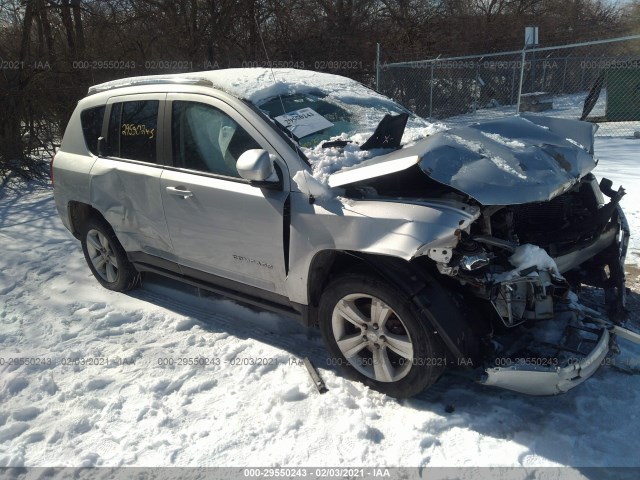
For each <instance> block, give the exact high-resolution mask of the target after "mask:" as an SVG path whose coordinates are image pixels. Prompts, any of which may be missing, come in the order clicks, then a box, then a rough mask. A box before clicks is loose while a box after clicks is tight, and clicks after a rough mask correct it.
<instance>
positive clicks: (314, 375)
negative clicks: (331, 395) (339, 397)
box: [304, 357, 327, 393]
mask: <svg viewBox="0 0 640 480" xmlns="http://www.w3.org/2000/svg"><path fill="white" fill-rule="evenodd" d="M304 366H305V367H307V371H308V372H309V376H310V377H311V380H313V383H314V384H315V386H316V388H317V389H318V393H325V392H327V386H326V385H325V384H324V381H323V380H322V378H320V374H319V373H318V370H316V367H315V366H314V365H313V363H311V360H309V358H308V357H304Z"/></svg>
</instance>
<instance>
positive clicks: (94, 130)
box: [80, 105, 106, 155]
mask: <svg viewBox="0 0 640 480" xmlns="http://www.w3.org/2000/svg"><path fill="white" fill-rule="evenodd" d="M105 108H106V107H105V106H104V105H102V106H100V107H94V108H88V109H86V110H83V111H82V112H81V113H80V123H81V124H82V134H83V135H84V142H85V143H86V145H87V148H88V149H89V151H90V152H91V153H93V154H94V155H98V138H99V137H100V136H101V135H102V120H103V119H104V111H105Z"/></svg>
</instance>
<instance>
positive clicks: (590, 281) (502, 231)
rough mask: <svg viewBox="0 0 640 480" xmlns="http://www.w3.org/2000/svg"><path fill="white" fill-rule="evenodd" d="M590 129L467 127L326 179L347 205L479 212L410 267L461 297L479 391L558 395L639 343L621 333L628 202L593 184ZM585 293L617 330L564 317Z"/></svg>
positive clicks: (575, 125) (534, 121) (564, 125)
mask: <svg viewBox="0 0 640 480" xmlns="http://www.w3.org/2000/svg"><path fill="white" fill-rule="evenodd" d="M594 128H595V127H594V126H593V125H591V124H588V123H585V122H578V121H571V120H562V119H553V118H544V117H524V116H522V117H513V118H508V119H501V120H496V121H491V122H486V123H482V124H474V125H470V126H468V127H462V128H456V129H452V130H448V131H445V132H440V133H438V134H435V135H432V136H430V137H428V138H427V139H425V140H423V141H422V142H419V143H417V144H415V145H414V146H411V147H407V148H403V149H400V150H397V151H395V152H393V153H391V154H389V155H386V156H385V157H382V158H375V159H373V160H370V161H368V162H363V163H362V164H360V165H358V166H356V167H353V168H351V169H348V170H343V171H341V172H338V173H336V174H333V175H332V177H331V178H330V185H331V186H341V187H345V188H346V195H347V196H348V197H354V198H360V197H362V198H372V197H374V198H376V199H389V201H393V202H403V201H404V202H407V203H420V202H421V201H427V200H428V201H432V200H433V199H449V200H455V201H457V202H460V203H463V204H465V203H466V204H467V205H471V206H473V207H474V208H478V209H479V210H480V212H481V213H480V215H479V216H478V217H477V219H475V220H474V221H473V222H472V223H470V224H465V225H462V224H461V225H460V226H459V227H458V228H457V229H456V230H455V232H451V233H450V234H449V235H448V236H446V238H445V237H442V236H440V238H439V239H438V240H437V241H435V242H431V243H429V244H426V245H425V246H424V248H421V249H420V250H419V251H417V252H416V253H415V256H414V261H415V262H417V263H421V262H423V261H425V257H427V258H429V259H430V260H431V262H426V263H425V264H422V265H423V266H424V267H425V268H430V267H433V266H434V265H435V267H436V268H437V270H438V272H439V273H440V274H441V275H443V276H444V277H446V280H443V281H445V282H447V283H448V284H449V285H450V286H451V287H452V288H453V289H458V290H459V291H460V293H461V294H462V295H464V296H466V298H467V300H468V301H467V302H465V303H466V308H468V313H469V317H471V318H473V320H471V323H474V322H475V323H477V325H473V327H477V328H476V334H477V339H478V342H479V343H481V344H482V345H484V352H483V355H481V356H482V358H483V359H484V364H483V367H482V379H481V382H482V383H484V384H486V385H494V386H500V387H503V388H507V389H511V390H515V391H518V392H523V393H527V394H532V395H549V394H556V393H561V392H564V391H566V390H568V389H569V388H572V387H573V386H575V385H578V384H579V383H581V382H582V381H584V380H585V379H586V378H588V377H589V376H591V375H592V374H593V373H594V372H595V371H596V370H597V368H598V366H599V365H600V364H601V363H602V362H603V361H604V359H605V358H607V355H608V354H609V352H610V351H611V348H612V347H613V345H614V342H615V338H616V335H620V334H623V335H625V338H628V337H630V338H631V339H632V340H633V341H636V340H637V336H634V334H632V332H629V331H628V330H625V329H623V328H622V327H621V326H620V322H621V321H622V320H623V319H624V316H625V293H626V288H625V276H624V261H625V256H626V252H627V245H628V241H629V227H628V224H627V222H626V219H625V217H624V214H623V212H622V209H621V208H620V205H619V202H620V200H621V198H622V197H623V195H624V193H625V192H624V189H622V188H619V189H618V190H614V189H613V188H612V183H611V182H610V181H609V180H607V179H602V180H601V181H600V182H598V181H597V180H596V178H595V176H594V175H593V174H592V173H591V170H592V169H593V168H594V167H595V165H596V162H595V160H594V158H593V146H594V142H593V140H594ZM392 167H393V168H392ZM582 285H588V286H593V287H598V288H602V289H603V290H604V292H605V299H606V309H607V313H608V318H610V319H611V320H612V321H609V320H606V321H604V320H602V319H599V320H593V319H590V318H589V317H587V316H585V315H584V314H576V315H573V316H572V315H569V314H567V312H569V311H571V308H569V306H570V305H571V304H572V302H571V300H572V299H573V300H575V298H574V295H575V294H574V293H573V292H574V291H575V292H579V290H580V288H581V286H582ZM576 298H577V297H576ZM487 319H489V321H487ZM560 327H562V328H560ZM533 331H539V332H542V335H539V334H538V335H534V334H533V333H532V332H533ZM551 334H554V335H553V338H551V337H548V335H551ZM474 362H475V359H474ZM475 366H477V363H475Z"/></svg>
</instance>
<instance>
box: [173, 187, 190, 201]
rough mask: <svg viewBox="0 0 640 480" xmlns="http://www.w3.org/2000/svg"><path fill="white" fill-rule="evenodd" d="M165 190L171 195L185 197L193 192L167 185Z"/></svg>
mask: <svg viewBox="0 0 640 480" xmlns="http://www.w3.org/2000/svg"><path fill="white" fill-rule="evenodd" d="M167 192H169V193H170V194H171V195H177V196H178V197H182V198H184V199H187V198H189V197H193V192H191V191H190V190H186V189H185V188H184V187H167Z"/></svg>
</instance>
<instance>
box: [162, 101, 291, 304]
mask: <svg viewBox="0 0 640 480" xmlns="http://www.w3.org/2000/svg"><path fill="white" fill-rule="evenodd" d="M166 113H167V115H171V118H170V121H167V122H166V125H167V130H170V141H169V142H168V143H170V144H171V147H170V150H171V158H172V162H173V167H167V168H165V170H164V171H163V173H162V178H161V192H162V193H161V194H162V202H163V205H164V211H165V215H166V219H167V225H168V227H169V233H170V236H171V240H172V244H173V247H174V251H175V254H176V256H177V258H178V261H179V263H180V264H181V265H182V266H183V267H184V268H183V269H184V271H185V273H187V274H190V275H194V270H195V271H196V272H195V273H198V272H206V273H207V274H211V275H214V276H216V277H222V278H223V279H229V280H232V281H235V282H240V283H243V284H246V285H250V286H253V287H258V288H260V289H263V290H267V291H268V292H272V293H277V294H284V293H285V290H284V280H285V276H286V272H285V261H284V243H283V210H284V204H285V201H286V198H287V196H288V188H284V189H282V190H269V189H263V188H258V187H254V186H251V185H249V183H248V182H247V181H245V180H244V179H242V178H240V175H239V174H238V171H237V170H236V167H235V163H236V161H237V159H238V157H239V156H240V155H241V154H242V153H243V152H245V151H246V150H249V149H255V148H263V149H265V150H267V151H270V153H271V154H272V155H273V156H274V157H275V152H274V151H273V150H272V149H271V148H270V146H269V145H268V144H267V142H266V141H265V140H264V138H263V137H262V136H261V135H259V133H258V132H257V130H255V129H254V128H253V126H252V125H251V124H250V123H249V122H248V121H247V120H245V119H244V118H242V117H241V116H240V115H239V114H238V113H237V112H235V110H233V109H232V108H231V107H229V106H228V105H226V104H225V103H223V102H221V101H219V100H216V99H214V98H211V97H207V96H201V95H193V94H169V95H168V97H167V108H166ZM169 124H170V127H169ZM278 163H279V165H280V168H281V169H282V172H281V174H282V173H283V172H284V174H285V175H288V172H287V171H286V167H285V166H284V163H283V162H278ZM285 186H288V181H287V182H285Z"/></svg>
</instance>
